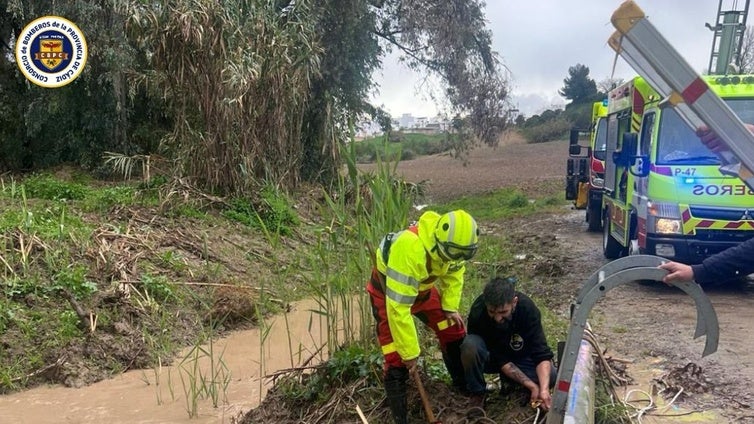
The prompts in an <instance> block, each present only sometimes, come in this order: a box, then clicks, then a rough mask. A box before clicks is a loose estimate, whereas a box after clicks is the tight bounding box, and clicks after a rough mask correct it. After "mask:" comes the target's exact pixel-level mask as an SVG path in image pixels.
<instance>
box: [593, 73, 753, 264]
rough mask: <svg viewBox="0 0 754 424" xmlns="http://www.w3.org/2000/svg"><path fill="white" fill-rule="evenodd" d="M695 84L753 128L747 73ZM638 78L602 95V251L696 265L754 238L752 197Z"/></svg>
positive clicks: (713, 77) (709, 78) (610, 255)
mask: <svg viewBox="0 0 754 424" xmlns="http://www.w3.org/2000/svg"><path fill="white" fill-rule="evenodd" d="M702 79H703V80H704V81H705V82H706V83H707V84H708V85H709V86H710V89H711V90H712V91H713V92H715V93H716V94H717V95H718V96H720V97H721V98H722V99H723V100H724V101H725V103H726V104H727V105H728V106H729V107H730V108H731V109H732V110H733V111H734V112H735V113H736V114H737V115H738V117H739V118H740V119H741V120H742V121H743V122H749V123H754V75H732V76H730V75H728V76H720V75H711V76H704V77H702ZM661 100H662V98H661V97H660V96H659V95H658V93H657V92H655V91H654V90H653V89H652V88H651V87H650V86H649V84H647V82H646V81H645V80H644V79H643V78H641V77H635V78H633V79H632V80H630V81H628V82H626V83H625V84H623V85H621V86H620V87H617V88H615V89H614V90H612V91H610V93H609V94H608V115H607V118H606V119H607V151H606V155H607V160H606V162H605V181H604V199H603V203H604V207H603V212H602V217H603V218H602V219H603V228H604V229H603V252H604V255H605V257H606V258H608V259H615V258H617V257H619V256H623V255H627V254H638V253H642V254H644V253H645V254H650V255H657V256H662V257H666V258H669V259H672V260H675V261H679V262H684V263H699V262H701V261H702V260H703V259H704V258H705V257H707V256H709V255H712V254H714V253H717V252H720V251H722V250H724V249H725V248H728V247H730V246H732V245H735V244H738V243H740V242H742V241H744V240H746V239H748V238H750V237H752V236H754V192H752V190H751V189H749V188H748V187H747V186H746V184H745V183H744V182H743V181H742V180H741V179H739V178H737V177H735V176H730V175H724V174H723V173H721V172H720V170H719V168H720V164H721V162H720V159H719V158H718V157H717V156H716V155H715V154H713V153H712V152H711V151H709V150H708V149H707V148H706V147H705V146H704V145H703V144H702V143H701V142H700V141H699V138H698V137H697V136H696V134H695V133H694V130H693V129H692V128H691V127H690V126H689V125H688V124H687V123H686V121H684V120H683V119H682V118H681V116H680V115H679V114H678V112H677V110H676V109H674V108H673V107H669V106H668V107H665V106H666V105H665V104H664V103H665V102H661Z"/></svg>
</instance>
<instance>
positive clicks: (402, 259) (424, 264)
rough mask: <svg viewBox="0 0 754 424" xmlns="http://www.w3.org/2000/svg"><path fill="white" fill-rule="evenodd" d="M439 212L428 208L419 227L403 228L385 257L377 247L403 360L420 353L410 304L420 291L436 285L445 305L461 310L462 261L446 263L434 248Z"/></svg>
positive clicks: (393, 329) (395, 339)
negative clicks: (459, 307)
mask: <svg viewBox="0 0 754 424" xmlns="http://www.w3.org/2000/svg"><path fill="white" fill-rule="evenodd" d="M439 219H440V215H439V214H437V213H436V212H432V211H429V212H425V213H424V214H422V216H421V217H420V218H419V221H418V222H417V227H416V229H412V230H413V231H412V230H404V231H401V232H400V233H397V234H395V235H394V236H393V238H392V240H391V241H390V242H391V244H390V246H389V249H388V250H387V253H388V254H387V262H385V258H383V249H382V247H383V246H382V245H381V246H380V247H378V248H377V252H376V255H375V256H376V259H377V270H378V271H379V272H380V273H381V274H383V275H385V303H386V309H387V316H388V324H389V325H390V333H391V334H392V336H393V342H394V343H395V348H396V350H397V351H398V354H399V355H400V356H401V359H403V360H410V359H414V358H416V357H418V356H419V353H420V349H419V340H418V338H417V335H416V327H415V326H414V319H413V316H412V315H411V306H412V305H413V304H414V302H415V301H416V298H417V295H418V294H419V293H420V292H423V291H425V290H429V289H430V288H431V287H432V286H433V285H436V286H437V289H438V291H439V292H440V301H441V304H442V309H443V310H444V311H448V312H456V311H458V306H459V304H460V302H461V291H462V290H463V273H464V271H465V266H464V262H463V261H459V262H450V263H446V262H443V261H442V260H440V257H439V256H438V255H437V252H436V251H435V250H434V247H435V239H434V230H435V227H436V225H437V221H438V220H439Z"/></svg>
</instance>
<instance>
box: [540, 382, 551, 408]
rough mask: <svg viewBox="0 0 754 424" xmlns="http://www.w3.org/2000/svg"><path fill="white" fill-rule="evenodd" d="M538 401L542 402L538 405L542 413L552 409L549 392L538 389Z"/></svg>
mask: <svg viewBox="0 0 754 424" xmlns="http://www.w3.org/2000/svg"><path fill="white" fill-rule="evenodd" d="M539 400H540V401H542V403H540V404H539V407H540V408H542V410H543V411H545V412H547V411H549V410H550V408H552V396H550V391H549V390H542V388H540V389H539Z"/></svg>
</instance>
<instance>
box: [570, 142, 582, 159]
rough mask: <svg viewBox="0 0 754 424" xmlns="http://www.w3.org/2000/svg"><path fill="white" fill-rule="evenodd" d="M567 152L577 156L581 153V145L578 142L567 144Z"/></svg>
mask: <svg viewBox="0 0 754 424" xmlns="http://www.w3.org/2000/svg"><path fill="white" fill-rule="evenodd" d="M568 154H569V155H571V156H578V155H580V154H581V146H579V145H578V144H571V145H570V146H568Z"/></svg>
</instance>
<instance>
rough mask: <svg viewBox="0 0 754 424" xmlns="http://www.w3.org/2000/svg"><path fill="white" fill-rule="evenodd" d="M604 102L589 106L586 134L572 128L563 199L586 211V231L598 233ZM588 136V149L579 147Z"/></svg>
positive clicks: (604, 142) (599, 228)
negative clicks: (587, 227)
mask: <svg viewBox="0 0 754 424" xmlns="http://www.w3.org/2000/svg"><path fill="white" fill-rule="evenodd" d="M606 116H607V99H605V100H603V101H600V102H594V104H593V105H592V121H591V122H592V124H591V127H590V128H589V130H588V131H583V130H579V129H572V130H571V134H570V140H569V146H568V156H569V157H568V161H567V164H566V200H573V206H574V207H575V208H576V209H586V214H585V220H586V222H587V223H588V224H589V231H600V230H602V186H603V182H604V179H605V148H606V144H607V121H606V119H605V117H606ZM584 133H588V135H589V146H583V145H581V144H579V141H580V136H581V134H584Z"/></svg>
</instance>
